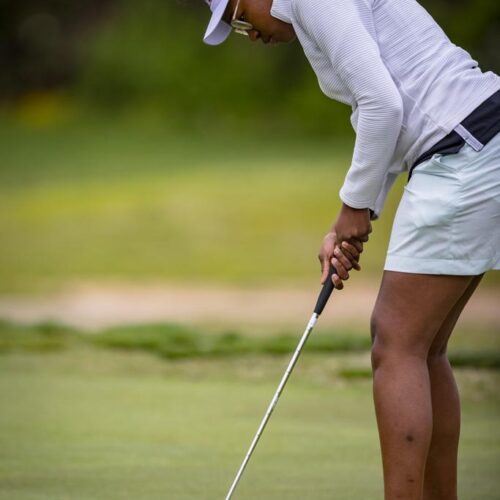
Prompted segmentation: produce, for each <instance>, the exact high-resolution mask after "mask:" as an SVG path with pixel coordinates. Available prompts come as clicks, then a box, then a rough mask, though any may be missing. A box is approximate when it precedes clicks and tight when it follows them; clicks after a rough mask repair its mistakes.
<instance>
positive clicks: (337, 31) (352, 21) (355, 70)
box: [294, 0, 403, 209]
mask: <svg viewBox="0 0 500 500" xmlns="http://www.w3.org/2000/svg"><path fill="white" fill-rule="evenodd" d="M294 7H295V13H296V16H297V20H298V22H300V24H301V26H302V28H303V29H304V31H306V32H307V33H308V35H309V36H310V37H311V38H312V39H313V40H314V41H315V43H316V44H317V45H318V48H319V50H320V51H321V52H322V53H324V55H325V56H326V57H328V59H329V61H330V62H331V65H332V68H333V71H334V73H335V76H336V77H337V78H339V79H340V80H341V81H342V82H343V83H344V84H345V85H346V87H347V88H348V90H349V92H351V94H352V96H353V98H354V100H355V102H356V105H357V107H358V123H357V128H356V142H355V146H354V153H353V158H352V163H351V166H350V168H349V171H348V172H347V175H346V178H345V181H344V185H343V186H342V189H341V190H340V198H341V199H342V201H343V202H344V203H345V204H346V205H349V206H350V207H353V208H371V209H375V206H376V201H377V198H378V195H379V193H380V191H381V190H382V188H383V185H384V181H385V177H386V174H387V169H388V168H389V165H390V161H391V158H392V156H393V154H394V150H395V147H396V142H397V139H398V136H399V133H400V130H401V125H402V120H403V104H402V99H401V95H400V94H399V91H398V89H397V87H396V85H395V83H394V81H393V79H392V78H391V75H390V74H389V71H388V70H387V67H386V66H385V64H384V62H383V60H382V58H381V56H380V51H379V47H378V44H377V42H376V41H375V40H374V39H373V38H372V36H371V35H370V33H369V32H368V31H367V29H366V27H365V25H364V24H363V22H362V20H361V18H360V14H359V12H358V10H357V9H356V7H355V5H354V2H353V0H296V1H295V5H294ZM370 16H371V12H370Z"/></svg>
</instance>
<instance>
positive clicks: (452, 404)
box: [423, 275, 482, 500]
mask: <svg viewBox="0 0 500 500" xmlns="http://www.w3.org/2000/svg"><path fill="white" fill-rule="evenodd" d="M481 278H482V275H481V276H477V277H476V278H474V279H473V280H472V282H471V283H470V285H469V286H468V288H467V290H466V291H465V293H464V294H463V295H462V297H461V298H460V300H459V301H458V302H457V303H456V304H455V306H454V307H453V309H452V310H451V311H450V314H449V315H448V317H447V318H446V320H445V322H444V323H443V325H442V326H441V328H440V330H439V332H438V333H437V335H436V337H435V338H434V341H433V343H432V345H431V348H430V350H429V355H428V358H427V366H428V367H429V376H430V382H431V396H432V419H433V428H432V439H431V444H430V448H429V453H428V456H427V463H426V467H425V478H424V497H423V498H424V500H456V499H457V459H458V440H459V437H460V399H459V395H458V390H457V386H456V383H455V378H454V377H453V372H452V369H451V366H450V363H449V361H448V357H447V354H446V349H447V346H448V339H449V338H450V335H451V333H452V331H453V328H454V327H455V325H456V323H457V321H458V318H459V317H460V314H461V312H462V310H463V308H464V307H465V305H466V304H467V302H468V300H469V299H470V297H471V296H472V294H473V293H474V291H475V289H476V288H477V286H478V285H479V282H480V281H481Z"/></svg>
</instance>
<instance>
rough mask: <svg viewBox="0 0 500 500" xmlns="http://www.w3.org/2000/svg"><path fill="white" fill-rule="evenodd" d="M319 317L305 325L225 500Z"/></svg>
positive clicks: (235, 484)
mask: <svg viewBox="0 0 500 500" xmlns="http://www.w3.org/2000/svg"><path fill="white" fill-rule="evenodd" d="M318 317H319V315H318V314H316V313H313V315H312V316H311V319H310V320H309V323H308V324H307V327H306V330H305V332H304V333H303V335H302V338H301V339H300V342H299V345H298V346H297V348H296V349H295V352H294V354H293V356H292V359H291V360H290V363H289V364H288V367H287V369H286V371H285V374H284V375H283V378H282V379H281V382H280V385H279V386H278V389H277V391H276V393H275V395H274V397H273V399H272V401H271V404H270V405H269V407H268V408H267V411H266V414H265V415H264V418H263V419H262V422H261V424H260V426H259V429H258V430H257V434H256V435H255V437H254V438H253V441H252V444H251V445H250V448H249V450H248V453H247V454H246V456H245V459H244V460H243V463H242V464H241V467H240V469H239V470H238V474H236V477H235V478H234V481H233V484H232V485H231V488H230V489H229V492H228V494H227V496H226V500H231V498H232V496H233V493H234V490H235V489H236V486H237V485H238V482H239V480H240V478H241V475H242V474H243V471H244V470H245V467H246V466H247V464H248V461H249V460H250V457H251V456H252V453H253V451H254V449H255V447H256V446H257V443H258V442H259V439H260V436H261V435H262V432H263V431H264V429H265V428H266V425H267V422H268V420H269V418H270V417H271V414H272V413H273V410H274V407H275V406H276V403H277V402H278V399H279V397H280V394H281V392H282V391H283V388H284V387H285V385H286V383H287V381H288V378H289V377H290V374H291V373H292V370H293V367H294V366H295V364H296V363H297V359H299V356H300V352H301V351H302V348H303V347H304V344H305V343H306V341H307V338H308V337H309V334H310V333H311V331H312V329H313V328H314V325H315V324H316V321H318Z"/></svg>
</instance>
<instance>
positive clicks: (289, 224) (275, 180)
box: [0, 115, 397, 293]
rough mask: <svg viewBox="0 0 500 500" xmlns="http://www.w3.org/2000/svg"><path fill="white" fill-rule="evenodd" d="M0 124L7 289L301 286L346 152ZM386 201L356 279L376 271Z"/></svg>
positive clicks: (141, 130)
mask: <svg viewBox="0 0 500 500" xmlns="http://www.w3.org/2000/svg"><path fill="white" fill-rule="evenodd" d="M0 131H1V134H0V149H1V150H2V163H1V165H0V238H1V240H2V244H1V245H0V292H5V293H7V292H14V291H27V292H30V291H36V290H42V291H43V290H46V289H48V288H50V287H53V286H60V285H61V284H64V283H67V282H68V281H71V280H81V279H84V280H85V279H87V280H96V279H115V278H122V279H128V280H170V281H182V282H184V283H185V282H187V281H192V282H204V281H210V282H219V283H238V284H246V285H250V284H269V283H273V284H275V283H278V282H281V283H297V282H301V281H302V282H303V281H305V280H307V279H308V280H310V277H311V276H316V275H317V273H318V271H319V266H318V263H317V259H316V254H317V251H318V248H319V245H320V243H321V240H322V238H323V236H324V234H325V233H326V232H327V230H328V229H329V227H330V225H331V223H332V222H333V220H334V217H335V215H336V212H337V209H338V207H339V199H338V191H339V189H340V186H341V184H342V179H343V175H344V174H345V171H346V168H347V166H348V165H349V163H350V156H351V146H352V144H351V140H350V139H345V140H332V141H331V142H319V143H313V142H311V141H297V140H296V139H293V140H292V139H290V140H287V139H284V138H279V137H258V136H256V137H240V136H238V134H237V133H235V134H234V136H229V137H228V136H224V137H219V138H216V137H215V136H214V135H213V133H208V134H207V136H199V137H189V136H187V135H180V134H179V133H176V132H173V131H172V130H168V129H165V128H162V127H161V126H158V125H154V124H148V123H142V122H140V123H139V122H138V123H135V124H134V123H131V122H130V121H118V120H117V121H111V120H107V121H106V120H104V119H97V118H95V117H94V118H92V119H89V118H87V119H82V120H81V121H80V122H77V121H71V122H69V123H68V124H66V125H65V126H53V127H48V128H41V129H36V128H26V127H25V126H23V125H21V124H19V123H17V122H16V121H14V120H13V119H12V118H11V117H7V116H5V115H3V116H0ZM396 197H397V193H395V194H394V196H393V198H391V201H390V202H389V207H388V210H387V217H385V218H384V219H382V220H381V221H379V222H377V224H376V230H375V232H374V235H373V238H372V241H371V242H370V244H369V246H368V247H367V251H366V253H365V254H364V256H363V265H364V266H365V270H364V273H365V275H369V276H372V275H374V274H377V273H379V272H380V269H381V266H382V262H383V258H384V252H385V246H386V240H387V235H388V231H389V227H390V222H391V220H390V214H391V212H392V211H393V210H394V207H395V204H396Z"/></svg>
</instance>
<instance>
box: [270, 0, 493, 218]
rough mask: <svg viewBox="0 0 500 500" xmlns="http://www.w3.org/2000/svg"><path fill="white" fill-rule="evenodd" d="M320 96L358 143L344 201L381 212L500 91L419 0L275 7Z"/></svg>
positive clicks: (277, 1)
mask: <svg viewBox="0 0 500 500" xmlns="http://www.w3.org/2000/svg"><path fill="white" fill-rule="evenodd" d="M271 14H272V16H273V17H276V18H278V19H280V20H282V21H284V22H286V23H289V24H292V25H293V27H294V29H295V32H296V34H297V37H298V40H299V42H300V43H301V45H302V48H303V50H304V53H305V55H306V57H307V58H308V59H309V62H310V64H311V66H312V68H313V70H314V72H315V73H316V76H317V78H318V82H319V85H320V87H321V90H322V91H323V92H324V93H325V94H326V95H327V96H328V97H330V98H332V99H335V100H336V101H340V102H343V103H345V104H348V105H350V106H351V107H352V110H353V113H352V115H351V123H352V126H353V128H354V130H355V131H356V142H355V147H354V153H353V158H352V163H351V166H350V168H349V170H348V172H347V175H346V178H345V181H344V185H343V186H342V189H341V190H340V197H341V199H342V201H343V202H344V203H346V204H347V205H349V206H351V207H353V208H370V209H372V210H374V211H375V212H376V213H377V214H378V213H379V212H380V211H381V209H382V206H383V204H384V201H385V198H386V196H387V193H388V191H389V189H390V187H391V185H392V183H393V182H394V180H395V178H396V177H397V175H398V174H399V173H401V172H403V171H405V170H408V169H409V168H410V167H411V165H412V164H413V162H414V161H415V160H416V159H417V158H418V157H419V156H420V155H421V154H422V153H423V152H425V151H426V150H428V149H429V148H430V147H431V146H433V145H434V144H436V143H437V142H438V141H439V140H440V139H442V138H443V137H445V136H446V135H448V134H449V133H450V132H451V131H452V130H453V129H454V128H455V127H456V126H457V125H458V124H459V123H460V122H461V121H462V120H463V119H464V118H465V117H466V116H467V115H469V114H470V113H471V112H472V111H473V110H474V109H475V108H476V107H477V106H479V104H481V103H482V102H483V101H485V100H486V99H487V98H488V97H490V96H491V95H492V94H494V93H495V92H496V91H497V90H499V89H500V77H498V76H497V75H496V74H495V73H492V72H487V73H483V72H482V71H481V70H480V69H479V67H478V63H477V62H476V61H474V60H473V59H472V58H471V56H470V55H469V54H468V53H467V52H466V51H465V50H463V49H461V48H460V47H457V46H456V45H454V44H453V43H452V42H451V41H450V40H449V39H448V37H447V36H446V34H445V33H444V32H443V30H442V29H441V28H440V27H439V26H438V24H437V23H436V22H435V21H434V19H433V18H432V17H431V16H430V15H429V14H428V12H427V11H426V10H425V9H424V8H423V7H422V6H421V5H420V4H418V3H417V2H416V0H274V1H273V5H272V9H271Z"/></svg>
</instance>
